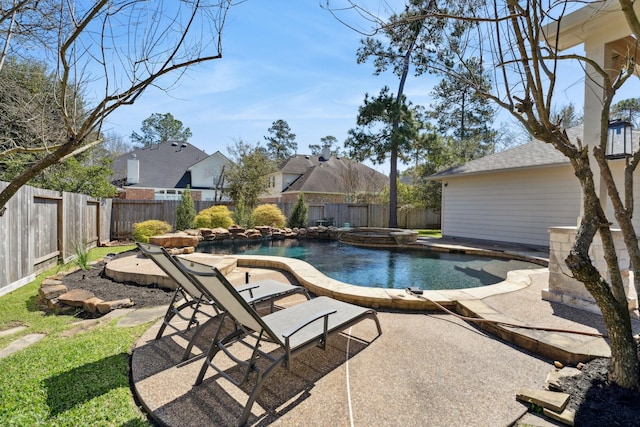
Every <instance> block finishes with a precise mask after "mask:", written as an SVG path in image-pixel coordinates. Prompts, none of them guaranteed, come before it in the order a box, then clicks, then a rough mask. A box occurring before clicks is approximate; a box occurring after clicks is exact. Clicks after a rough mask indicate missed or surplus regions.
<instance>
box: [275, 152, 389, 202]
mask: <svg viewBox="0 0 640 427" xmlns="http://www.w3.org/2000/svg"><path fill="white" fill-rule="evenodd" d="M303 168H304V169H303ZM280 171H281V172H282V173H291V174H299V175H301V176H300V177H299V178H298V179H296V180H295V181H294V182H293V183H292V184H291V185H290V186H289V187H288V188H286V189H285V190H284V192H288V191H293V192H296V191H300V192H315V193H346V192H347V190H350V191H357V192H370V191H371V190H372V189H374V188H377V187H382V186H385V185H388V184H389V178H388V177H387V176H386V175H384V174H382V173H380V172H378V171H376V170H375V169H373V168H370V167H368V166H366V165H364V164H362V163H358V162H354V161H352V160H349V159H345V158H342V157H335V156H331V157H330V158H329V159H328V160H325V161H321V160H319V158H318V156H304V155H297V156H293V157H291V158H289V159H288V160H287V161H286V162H285V163H283V164H282V166H281V169H280ZM299 171H301V172H299ZM298 172H299V173H298ZM348 182H351V184H349V183H348ZM349 186H355V187H356V188H348V187H349Z"/></svg>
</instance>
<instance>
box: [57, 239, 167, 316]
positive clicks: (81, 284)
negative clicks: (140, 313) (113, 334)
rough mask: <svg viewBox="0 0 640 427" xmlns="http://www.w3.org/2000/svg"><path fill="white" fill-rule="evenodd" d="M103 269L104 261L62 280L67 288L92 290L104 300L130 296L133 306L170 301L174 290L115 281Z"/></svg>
mask: <svg viewBox="0 0 640 427" xmlns="http://www.w3.org/2000/svg"><path fill="white" fill-rule="evenodd" d="M135 252H137V249H136V250H135ZM132 253H133V251H129V252H123V253H121V254H118V255H116V258H119V257H123V256H129V255H131V254H132ZM103 269H104V262H98V263H97V264H94V265H93V266H92V268H90V269H89V270H77V271H75V272H73V273H70V274H67V275H66V276H64V279H63V280H62V281H63V283H64V285H65V286H66V287H67V289H69V290H72V289H84V290H87V291H90V292H93V293H94V294H95V296H96V297H98V298H100V299H102V300H104V301H114V300H120V299H125V298H131V300H132V301H133V303H134V308H142V307H155V306H159V305H166V304H169V302H171V298H172V297H173V293H174V291H171V290H166V289H162V288H158V287H151V286H140V285H138V284H136V283H133V282H125V283H120V282H115V281H113V280H111V279H110V278H108V277H105V276H104V275H103V274H102V272H103Z"/></svg>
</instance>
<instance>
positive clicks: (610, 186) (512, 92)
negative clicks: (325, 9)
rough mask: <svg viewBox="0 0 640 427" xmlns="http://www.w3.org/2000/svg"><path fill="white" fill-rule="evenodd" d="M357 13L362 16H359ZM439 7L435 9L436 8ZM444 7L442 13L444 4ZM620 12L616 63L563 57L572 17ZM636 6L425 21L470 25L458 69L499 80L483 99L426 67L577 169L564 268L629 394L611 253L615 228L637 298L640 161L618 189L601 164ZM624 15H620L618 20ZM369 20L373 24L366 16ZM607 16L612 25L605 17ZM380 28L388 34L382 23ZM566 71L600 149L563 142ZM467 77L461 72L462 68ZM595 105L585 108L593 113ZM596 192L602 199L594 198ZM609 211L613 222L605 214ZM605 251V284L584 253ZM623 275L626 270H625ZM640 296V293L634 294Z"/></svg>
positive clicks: (532, 7)
mask: <svg viewBox="0 0 640 427" xmlns="http://www.w3.org/2000/svg"><path fill="white" fill-rule="evenodd" d="M353 3H354V9H356V10H362V8H361V7H359V6H355V4H356V3H357V2H353ZM439 3H440V2H439ZM441 3H443V4H447V2H446V1H442V2H441ZM616 6H617V7H618V12H617V13H623V14H624V17H625V19H626V21H627V23H628V25H629V27H630V29H631V31H630V33H631V34H632V35H633V36H635V37H627V38H623V39H621V40H618V41H617V42H616V43H615V46H614V47H613V48H612V49H615V55H611V56H610V57H608V58H605V60H606V62H607V63H605V64H601V63H600V62H599V61H596V60H595V59H593V58H589V57H587V56H583V55H579V54H575V53H564V52H562V51H561V49H560V46H561V45H560V41H559V33H560V32H559V31H557V28H558V27H559V26H561V25H562V22H563V21H562V19H563V18H564V17H565V16H566V14H567V13H568V12H567V11H568V10H575V9H576V8H577V7H590V8H591V15H590V19H591V18H592V17H593V16H594V15H597V14H598V13H599V9H600V8H608V9H607V13H609V12H611V11H612V10H613V9H612V8H613V7H616ZM633 6H634V2H633V1H632V0H619V1H618V2H615V1H614V2H602V1H579V2H578V1H556V2H545V1H542V0H523V1H516V0H506V1H497V0H494V1H489V2H486V4H485V6H484V7H478V8H469V9H468V11H467V12H466V13H463V14H447V13H444V12H442V11H443V10H445V9H444V8H443V7H441V5H438V6H437V7H434V8H432V9H431V12H427V11H425V13H426V14H428V16H433V15H437V16H439V17H443V18H448V19H450V20H453V21H465V22H473V23H474V25H472V26H468V27H467V28H466V30H467V34H466V35H465V36H464V37H460V38H459V40H460V41H461V42H463V43H461V44H460V45H459V46H458V47H457V48H456V52H455V53H456V55H457V60H458V62H459V63H460V64H463V65H464V64H465V63H466V61H467V60H468V59H469V58H477V57H480V58H482V59H483V61H486V62H490V63H489V64H488V65H487V66H486V68H487V69H493V70H495V72H494V73H495V74H494V78H493V81H494V87H492V88H490V89H487V88H482V87H480V86H478V85H477V84H475V82H474V81H473V79H470V78H468V77H465V75H464V74H462V73H457V72H456V70H454V69H453V68H452V67H446V66H445V65H444V64H442V63H438V61H433V62H432V63H430V64H426V66H429V67H432V68H434V69H436V70H437V71H439V72H442V73H449V74H451V75H453V76H454V77H456V78H459V79H460V80H461V81H463V82H464V83H466V84H468V85H469V86H470V87H472V88H473V89H474V90H475V91H476V92H477V93H478V94H479V95H480V96H483V97H485V98H487V99H490V100H492V101H493V102H495V103H496V104H497V105H498V106H499V107H501V108H502V109H504V110H505V111H507V112H509V113H510V114H511V115H512V116H513V117H514V118H515V119H516V120H517V121H518V122H519V123H521V124H522V126H523V127H524V128H525V129H526V130H527V132H528V133H529V134H530V135H532V136H533V137H535V138H537V139H539V140H541V141H543V142H546V143H548V144H551V145H552V146H553V147H554V148H555V149H556V150H558V151H560V152H561V153H562V154H564V155H565V156H566V157H567V159H568V160H569V162H570V164H571V166H572V167H573V169H574V172H575V175H576V176H577V178H578V180H579V182H580V185H581V188H582V215H581V218H580V224H579V227H578V230H577V236H576V241H575V243H574V244H573V247H572V249H571V251H570V254H569V256H568V257H567V258H566V260H565V263H566V265H567V266H568V268H569V270H570V271H571V273H572V274H573V277H574V278H576V279H577V280H579V281H580V282H582V283H583V284H584V286H585V288H586V289H587V290H588V291H589V292H590V294H591V295H592V296H593V298H594V300H595V301H596V303H597V305H598V307H599V308H600V310H601V312H602V314H603V320H604V322H605V325H606V328H607V332H608V336H609V339H610V343H611V355H612V357H611V365H610V367H609V379H610V381H612V382H614V383H617V384H618V385H620V386H622V387H626V388H635V387H638V374H639V369H638V353H637V345H636V342H635V340H634V339H633V336H632V329H631V321H630V314H629V310H628V305H627V297H626V294H625V291H624V286H623V278H622V274H621V271H620V266H619V262H618V257H617V254H616V250H615V247H614V239H613V234H612V225H613V223H614V220H615V222H616V223H617V226H618V227H619V228H620V229H621V231H622V235H623V239H624V244H625V247H626V249H627V251H628V253H629V256H630V260H631V269H632V270H633V273H634V274H633V275H634V285H635V288H636V291H640V248H639V247H638V238H637V236H636V231H635V229H634V227H633V223H632V218H633V211H634V197H633V194H634V193H633V185H634V182H633V175H637V174H636V173H635V171H636V168H637V166H638V163H640V152H636V153H635V154H633V155H632V156H629V157H628V158H627V161H626V163H625V166H624V179H619V180H616V179H614V173H613V172H612V169H611V166H610V164H609V162H608V161H607V159H606V158H605V152H606V151H605V149H606V145H607V134H608V132H607V130H608V123H609V111H610V107H611V103H612V100H613V97H614V95H615V94H616V93H617V92H618V91H619V90H620V88H621V87H622V86H623V84H624V83H625V82H626V81H627V80H628V79H629V78H631V77H632V75H633V74H634V72H635V69H636V65H637V64H636V62H635V61H636V58H635V55H634V53H635V52H636V51H637V47H638V46H637V42H636V40H638V38H639V37H640V21H639V20H638V16H637V13H636V12H635V9H634V7H633ZM620 9H621V12H620ZM366 16H367V19H369V20H372V16H373V14H367V15H366ZM608 16H611V14H610V13H609V15H608ZM378 25H379V26H380V27H381V28H384V27H386V26H388V25H389V24H388V23H386V22H383V21H382V20H380V21H379V22H378ZM563 61H577V62H579V63H580V64H581V65H582V66H583V68H584V69H586V70H587V73H586V79H587V83H588V84H590V87H591V88H592V89H593V93H597V98H598V100H597V101H596V102H593V103H592V104H597V107H596V108H598V109H599V122H598V125H596V127H598V128H599V133H598V134H599V139H598V140H597V141H595V142H594V143H592V144H583V141H581V140H578V141H572V140H570V139H569V137H568V135H567V132H566V131H565V127H564V125H563V123H562V122H561V120H560V119H559V117H558V115H557V114H554V107H555V102H554V100H555V98H554V94H555V93H556V92H555V89H556V85H557V83H558V74H557V72H558V71H557V70H558V67H559V64H560V63H561V62H563ZM463 68H464V67H463ZM593 107H594V105H590V108H593ZM600 182H602V186H603V189H604V191H600ZM607 199H608V203H610V204H611V206H612V207H613V209H612V211H613V217H612V218H610V217H609V216H608V214H607V210H606V209H605V207H604V206H606V205H607ZM596 236H599V238H600V240H601V241H602V245H603V251H604V258H605V262H606V266H607V270H608V275H607V277H603V275H602V274H601V273H600V272H599V271H598V269H597V268H596V266H595V265H594V260H592V259H591V258H590V257H589V249H590V247H591V246H592V244H593V242H594V238H595V237H596ZM625 267H626V266H625ZM639 294H640V293H639Z"/></svg>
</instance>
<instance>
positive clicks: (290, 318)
mask: <svg viewBox="0 0 640 427" xmlns="http://www.w3.org/2000/svg"><path fill="white" fill-rule="evenodd" d="M177 263H178V265H180V268H182V269H183V271H184V272H185V273H186V274H188V275H190V276H191V277H192V278H193V280H194V282H195V283H197V284H198V287H199V288H201V289H202V290H203V291H204V292H205V293H206V294H207V297H208V298H211V299H213V300H215V302H216V304H217V305H218V306H219V307H221V308H223V309H224V312H223V314H222V316H223V317H224V316H230V317H231V318H232V319H233V320H234V321H235V322H236V325H237V326H238V327H237V328H236V329H235V330H234V331H232V332H230V333H229V334H227V335H226V336H224V337H220V330H221V325H222V320H221V322H220V327H219V328H218V330H217V331H216V334H215V335H214V338H213V340H212V342H211V346H210V348H209V351H208V353H207V357H206V359H205V361H204V363H203V365H202V368H201V370H200V373H199V375H198V378H197V379H196V382H195V385H196V386H197V385H199V384H201V383H202V381H203V379H204V376H205V374H206V372H207V369H208V368H209V367H211V368H213V369H215V370H216V371H217V372H218V373H219V374H220V375H221V376H223V377H224V378H226V379H227V380H229V381H230V382H231V383H233V384H234V385H236V386H237V387H240V386H241V385H242V384H244V383H245V382H246V381H247V380H248V378H249V374H250V373H251V372H256V374H257V378H256V383H255V385H254V387H253V389H252V390H251V392H250V394H249V398H248V400H247V403H246V404H245V406H244V409H243V413H242V416H241V417H240V420H239V424H240V425H245V424H246V422H247V420H248V419H249V416H250V414H251V407H252V406H253V403H254V402H255V400H256V398H257V397H258V395H259V394H260V390H261V388H262V386H263V385H264V381H265V380H266V379H267V378H268V377H269V376H270V375H271V374H272V373H273V372H274V370H275V368H277V367H278V366H280V365H282V364H284V365H285V367H286V368H288V369H290V367H291V365H290V362H291V360H292V358H293V357H294V356H297V355H298V354H300V353H301V352H302V351H303V350H306V349H309V348H311V347H314V346H320V347H321V348H322V349H325V348H326V343H327V337H328V336H329V335H331V334H335V333H338V332H341V331H343V330H344V329H346V328H348V327H349V326H351V325H354V324H356V323H358V322H360V321H361V320H363V319H365V318H370V319H372V320H373V321H374V322H375V324H376V327H377V329H378V335H376V338H377V337H378V336H380V335H381V334H382V329H381V328H380V322H379V320H378V316H377V314H376V312H375V310H373V309H369V308H364V307H360V306H357V305H354V304H349V303H346V302H342V301H338V300H335V299H332V298H329V297H317V298H313V299H311V300H308V301H304V302H302V303H300V304H297V305H294V306H290V307H287V308H284V309H282V310H278V311H275V312H273V313H270V314H267V315H265V316H263V317H260V315H259V314H258V313H257V312H256V311H255V309H254V308H253V307H252V306H251V305H250V304H248V303H247V301H246V300H245V299H244V298H242V296H240V294H239V293H238V291H237V290H236V289H235V288H234V287H233V285H231V283H229V281H228V280H226V278H225V277H224V276H223V275H222V273H220V271H219V270H218V269H216V268H214V269H213V271H210V272H202V271H196V270H192V269H190V268H189V267H188V266H187V265H186V264H185V262H184V261H183V260H181V259H178V262H177ZM223 320H224V319H223ZM246 336H251V337H253V338H254V340H249V341H245V340H244V339H243V337H246ZM236 341H242V343H243V344H245V345H246V346H248V347H249V348H250V349H251V358H250V359H249V360H248V361H244V360H240V359H239V358H237V357H236V356H235V355H233V354H232V353H231V351H230V349H229V348H228V347H230V345H229V344H230V343H234V342H236ZM250 341H251V342H250ZM263 341H265V342H271V343H274V344H276V346H278V347H279V348H280V349H281V350H283V351H282V353H283V354H282V355H280V356H278V357H276V356H274V355H272V354H270V353H267V352H265V351H262V350H261V349H260V347H261V345H262V342H263ZM220 350H222V351H223V352H224V353H225V354H226V355H227V356H229V358H230V359H231V360H233V361H234V362H235V363H237V364H238V365H240V366H241V367H243V369H244V373H243V375H242V379H240V380H239V381H238V380H236V379H234V378H232V377H231V376H230V375H229V374H227V373H226V372H225V371H224V369H222V368H220V367H218V366H216V365H215V364H214V362H213V359H214V358H215V356H216V354H217V353H218V351H220ZM276 353H277V352H276ZM259 358H265V359H267V360H269V361H270V364H269V366H268V367H266V368H265V369H263V370H261V369H260V368H259V367H258V366H257V364H256V361H257V359H259Z"/></svg>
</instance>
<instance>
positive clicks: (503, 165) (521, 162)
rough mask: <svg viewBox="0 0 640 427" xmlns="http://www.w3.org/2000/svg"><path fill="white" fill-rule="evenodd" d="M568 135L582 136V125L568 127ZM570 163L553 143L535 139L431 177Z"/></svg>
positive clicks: (573, 138)
mask: <svg viewBox="0 0 640 427" xmlns="http://www.w3.org/2000/svg"><path fill="white" fill-rule="evenodd" d="M567 135H568V136H569V139H571V140H572V141H576V140H577V139H578V138H582V126H576V127H573V128H571V129H567ZM568 163H569V159H567V158H566V157H565V156H564V155H563V154H562V153H560V152H559V151H558V150H556V149H555V148H554V147H553V146H552V145H551V144H548V143H545V142H542V141H540V140H537V139H535V140H532V141H531V142H528V143H526V144H522V145H519V146H517V147H514V148H511V149H509V150H505V151H501V152H499V153H495V154H491V155H489V156H485V157H482V158H480V159H476V160H472V161H470V162H468V163H465V164H463V165H459V166H454V167H452V168H449V169H446V170H444V171H441V172H438V173H436V174H433V175H431V176H430V177H429V179H441V178H446V177H452V176H458V175H468V174H479V173H488V172H497V171H506V170H511V169H521V168H537V167H544V166H552V165H560V164H568Z"/></svg>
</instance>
